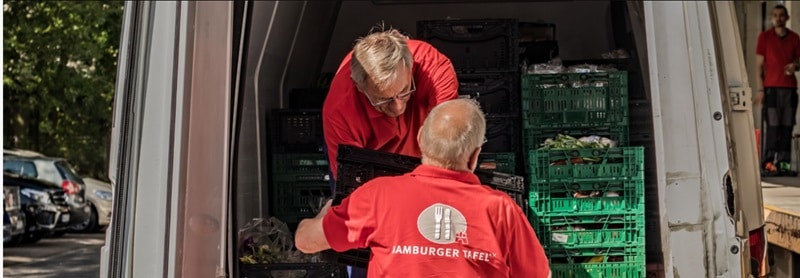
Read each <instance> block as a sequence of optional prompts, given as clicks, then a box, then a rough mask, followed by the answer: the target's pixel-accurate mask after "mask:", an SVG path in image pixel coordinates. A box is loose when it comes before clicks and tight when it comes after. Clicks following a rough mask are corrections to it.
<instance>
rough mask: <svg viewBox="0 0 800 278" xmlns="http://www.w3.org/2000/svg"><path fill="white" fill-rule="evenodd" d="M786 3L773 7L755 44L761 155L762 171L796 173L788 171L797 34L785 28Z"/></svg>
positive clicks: (799, 41)
mask: <svg viewBox="0 0 800 278" xmlns="http://www.w3.org/2000/svg"><path fill="white" fill-rule="evenodd" d="M788 20H789V14H788V12H787V10H786V7H784V6H783V5H777V6H775V8H773V9H772V24H773V28H771V29H769V30H766V31H764V32H762V33H761V34H760V35H759V36H758V43H757V44H756V54H757V55H756V57H757V65H758V81H759V85H758V86H759V87H758V88H759V90H758V94H757V95H756V99H755V102H756V104H759V103H763V104H764V106H763V108H762V114H761V115H762V117H763V120H762V122H763V123H765V124H766V127H764V130H765V131H766V134H765V137H766V138H765V140H764V144H763V147H762V148H763V149H764V150H763V152H762V158H761V169H762V175H797V173H796V172H793V171H791V170H790V169H791V164H790V163H791V147H792V129H794V125H795V114H796V113H797V100H798V99H797V78H796V77H795V72H796V71H798V69H800V64H799V63H798V61H800V36H798V35H797V33H795V32H793V31H792V30H789V29H788V28H786V21H788Z"/></svg>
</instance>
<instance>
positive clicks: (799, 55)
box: [792, 36, 800, 62]
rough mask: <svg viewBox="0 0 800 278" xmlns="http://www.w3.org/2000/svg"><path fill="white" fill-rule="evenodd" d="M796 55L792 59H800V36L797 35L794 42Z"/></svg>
mask: <svg viewBox="0 0 800 278" xmlns="http://www.w3.org/2000/svg"><path fill="white" fill-rule="evenodd" d="M793 55H794V56H793V57H792V58H793V59H792V61H793V62H794V61H797V60H798V59H800V36H795V44H794V54H793Z"/></svg>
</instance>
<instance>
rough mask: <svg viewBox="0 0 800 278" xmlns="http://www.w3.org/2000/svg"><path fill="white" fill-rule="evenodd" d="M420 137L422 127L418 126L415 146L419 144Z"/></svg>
mask: <svg viewBox="0 0 800 278" xmlns="http://www.w3.org/2000/svg"><path fill="white" fill-rule="evenodd" d="M420 138H422V127H419V130H417V146H419V144H420V141H421V140H420Z"/></svg>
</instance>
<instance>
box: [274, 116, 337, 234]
mask: <svg viewBox="0 0 800 278" xmlns="http://www.w3.org/2000/svg"><path fill="white" fill-rule="evenodd" d="M272 118H273V120H272V121H271V122H272V124H273V125H274V127H275V128H274V129H272V130H276V131H277V132H276V133H274V134H273V137H272V161H271V163H270V170H271V171H270V177H271V181H270V187H269V196H270V198H269V204H270V205H269V207H270V212H271V213H270V214H271V215H272V216H275V217H277V218H278V219H280V220H281V221H283V222H286V223H287V224H288V225H289V227H294V226H296V225H297V224H298V223H299V222H300V220H302V219H304V218H311V217H314V216H315V215H316V212H315V211H314V208H318V207H319V206H320V205H321V201H322V200H324V198H326V197H327V196H331V187H330V176H329V171H330V170H329V169H330V168H329V166H328V160H327V157H325V154H324V153H323V151H322V144H323V141H322V138H323V137H322V116H321V111H320V110H319V109H316V110H313V109H276V110H273V113H272Z"/></svg>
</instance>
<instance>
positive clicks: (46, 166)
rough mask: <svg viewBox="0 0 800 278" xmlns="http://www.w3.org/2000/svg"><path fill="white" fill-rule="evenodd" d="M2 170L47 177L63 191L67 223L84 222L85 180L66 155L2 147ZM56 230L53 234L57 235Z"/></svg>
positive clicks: (86, 209) (88, 212)
mask: <svg viewBox="0 0 800 278" xmlns="http://www.w3.org/2000/svg"><path fill="white" fill-rule="evenodd" d="M3 172H7V173H13V174H18V175H20V176H24V177H30V178H35V179H39V180H44V181H48V182H51V183H54V184H56V185H60V186H61V188H62V189H63V190H64V191H65V192H66V193H67V204H68V205H69V211H70V216H71V217H70V218H71V220H70V223H69V224H70V225H76V224H81V223H84V222H85V221H86V220H87V219H89V216H90V215H91V207H90V206H89V204H88V202H87V201H86V199H85V191H86V190H85V187H86V186H85V184H84V181H83V178H81V176H80V175H78V174H77V173H76V172H75V170H74V169H73V167H72V165H70V164H69V162H68V161H67V160H66V159H63V158H57V157H48V156H45V155H43V154H41V153H37V152H33V151H28V150H16V149H15V150H3ZM64 233H66V231H60V232H57V233H55V234H53V235H54V236H61V235H63V234H64Z"/></svg>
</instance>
